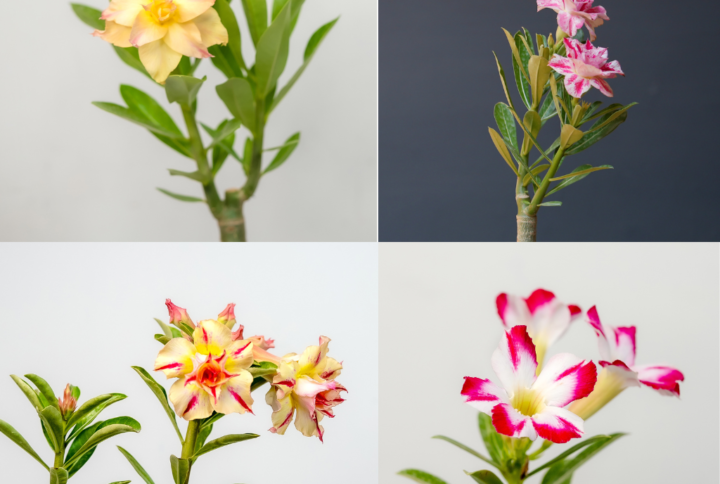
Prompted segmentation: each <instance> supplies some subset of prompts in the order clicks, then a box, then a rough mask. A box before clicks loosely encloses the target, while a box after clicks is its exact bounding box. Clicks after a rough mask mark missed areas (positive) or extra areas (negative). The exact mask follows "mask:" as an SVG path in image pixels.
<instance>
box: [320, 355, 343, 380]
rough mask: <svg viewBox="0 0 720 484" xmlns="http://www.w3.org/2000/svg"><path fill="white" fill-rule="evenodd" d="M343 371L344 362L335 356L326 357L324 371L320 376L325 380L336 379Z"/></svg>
mask: <svg viewBox="0 0 720 484" xmlns="http://www.w3.org/2000/svg"><path fill="white" fill-rule="evenodd" d="M341 371H342V363H340V362H339V361H337V360H336V359H335V358H330V357H327V358H325V368H323V371H322V372H321V373H320V378H322V379H323V380H334V379H335V378H337V377H338V376H340V372H341Z"/></svg>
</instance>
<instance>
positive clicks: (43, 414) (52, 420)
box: [38, 407, 70, 452]
mask: <svg viewBox="0 0 720 484" xmlns="http://www.w3.org/2000/svg"><path fill="white" fill-rule="evenodd" d="M38 415H39V416H40V420H42V423H43V425H44V426H45V429H46V430H47V433H48V437H50V441H51V442H52V444H53V448H54V449H55V452H57V451H58V450H60V449H61V448H62V444H63V441H64V439H65V422H64V421H63V418H62V415H61V414H60V410H58V409H57V408H55V407H45V408H44V409H43V410H41V411H40V412H38ZM67 428H70V425H68V426H67Z"/></svg>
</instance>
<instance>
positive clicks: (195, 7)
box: [174, 0, 215, 23]
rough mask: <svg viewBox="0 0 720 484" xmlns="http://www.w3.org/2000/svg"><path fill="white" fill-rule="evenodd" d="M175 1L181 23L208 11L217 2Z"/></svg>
mask: <svg viewBox="0 0 720 484" xmlns="http://www.w3.org/2000/svg"><path fill="white" fill-rule="evenodd" d="M174 2H175V5H177V6H178V10H177V14H176V18H177V21H178V22H180V23H183V22H187V21H189V20H192V19H194V18H195V17H197V16H199V15H201V14H203V13H205V12H207V11H208V9H210V8H211V7H212V6H213V4H215V0H174Z"/></svg>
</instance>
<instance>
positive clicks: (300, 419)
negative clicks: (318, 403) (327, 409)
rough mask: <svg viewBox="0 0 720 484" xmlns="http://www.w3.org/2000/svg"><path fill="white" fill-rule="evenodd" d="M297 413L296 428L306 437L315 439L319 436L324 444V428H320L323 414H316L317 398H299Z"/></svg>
mask: <svg viewBox="0 0 720 484" xmlns="http://www.w3.org/2000/svg"><path fill="white" fill-rule="evenodd" d="M297 403H298V405H297V407H296V410H297V413H296V415H295V428H296V429H298V430H299V431H300V433H302V434H303V435H304V436H305V437H314V436H315V435H317V436H318V437H319V438H320V441H321V442H322V436H323V428H322V426H320V422H319V420H320V419H322V417H323V416H322V414H321V415H317V414H316V413H315V398H312V399H308V398H298V399H297Z"/></svg>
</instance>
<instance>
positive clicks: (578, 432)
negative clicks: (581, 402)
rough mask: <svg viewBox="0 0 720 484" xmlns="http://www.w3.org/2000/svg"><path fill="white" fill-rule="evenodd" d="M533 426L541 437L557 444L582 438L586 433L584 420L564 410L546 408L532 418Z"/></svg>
mask: <svg viewBox="0 0 720 484" xmlns="http://www.w3.org/2000/svg"><path fill="white" fill-rule="evenodd" d="M532 424H533V427H534V428H535V430H536V431H537V433H538V435H539V436H540V437H542V438H543V439H545V440H549V441H550V442H554V443H556V444H564V443H566V442H568V441H570V439H575V438H579V437H582V435H583V433H584V432H583V420H582V419H581V418H580V417H578V416H577V415H575V414H574V413H572V412H571V411H569V410H565V409H564V408H558V407H545V409H544V410H543V411H542V412H540V413H537V414H535V415H533V416H532Z"/></svg>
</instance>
